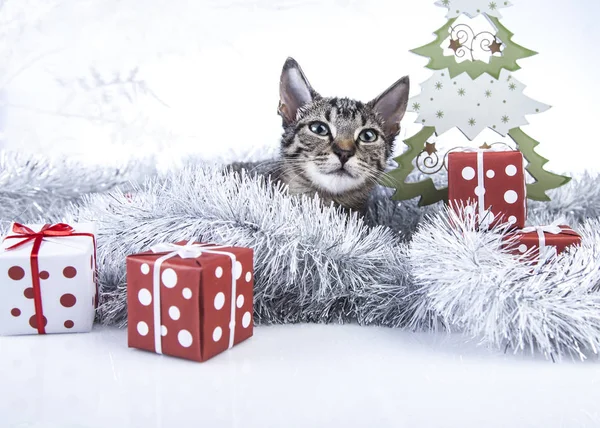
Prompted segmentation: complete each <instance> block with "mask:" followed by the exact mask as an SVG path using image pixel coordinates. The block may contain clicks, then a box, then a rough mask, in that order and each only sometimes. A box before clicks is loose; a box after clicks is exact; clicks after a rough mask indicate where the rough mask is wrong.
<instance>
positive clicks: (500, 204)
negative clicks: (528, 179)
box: [448, 151, 526, 228]
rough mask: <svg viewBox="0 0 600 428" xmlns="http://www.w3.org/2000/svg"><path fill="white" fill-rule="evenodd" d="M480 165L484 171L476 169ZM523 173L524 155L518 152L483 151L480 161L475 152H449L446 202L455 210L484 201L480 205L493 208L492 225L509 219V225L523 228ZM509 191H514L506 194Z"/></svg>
mask: <svg viewBox="0 0 600 428" xmlns="http://www.w3.org/2000/svg"><path fill="white" fill-rule="evenodd" d="M479 167H482V168H483V170H482V171H479V170H478V168H479ZM523 172H524V170H523V155H522V153H520V152H518V151H499V152H492V151H490V152H484V153H483V164H481V156H480V155H479V154H477V153H472V152H462V153H461V152H451V153H450V154H449V155H448V199H449V202H450V203H451V206H452V207H453V208H454V209H456V210H457V211H461V210H462V207H464V206H465V205H468V204H469V203H473V202H483V203H484V206H483V207H481V208H483V209H484V210H489V209H493V210H494V214H495V219H494V221H493V222H492V223H490V225H491V226H494V225H497V224H500V223H506V222H508V223H509V225H510V226H512V228H522V227H525V216H526V208H525V201H526V195H525V186H524V185H523V184H524V174H523ZM471 177H473V178H471ZM481 181H482V182H481ZM482 188H483V189H482ZM484 190H485V192H484ZM511 190H512V191H514V193H513V192H510V193H507V191H511ZM505 196H506V199H505ZM477 212H478V210H476V213H475V214H477ZM477 220H478V221H479V222H481V220H480V219H478V218H477Z"/></svg>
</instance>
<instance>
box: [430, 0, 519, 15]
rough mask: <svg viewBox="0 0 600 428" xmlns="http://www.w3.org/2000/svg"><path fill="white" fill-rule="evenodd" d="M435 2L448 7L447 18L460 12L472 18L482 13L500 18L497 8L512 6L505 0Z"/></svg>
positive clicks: (442, 0) (443, 0)
mask: <svg viewBox="0 0 600 428" xmlns="http://www.w3.org/2000/svg"><path fill="white" fill-rule="evenodd" d="M435 4H436V5H437V6H441V7H445V8H447V9H448V14H447V15H446V18H448V19H451V18H456V17H457V16H459V15H460V14H465V15H467V16H469V17H470V18H474V17H475V16H477V15H480V14H482V13H485V14H487V15H489V16H493V17H496V18H502V15H501V14H500V11H499V9H503V8H505V7H509V6H512V3H511V2H509V1H505V0H438V1H436V2H435Z"/></svg>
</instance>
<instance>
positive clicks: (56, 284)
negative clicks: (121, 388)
mask: <svg viewBox="0 0 600 428" xmlns="http://www.w3.org/2000/svg"><path fill="white" fill-rule="evenodd" d="M43 226H44V225H42V224H33V225H28V227H29V228H31V229H32V230H33V231H36V232H37V231H39V230H40V229H41V228H42V227H43ZM71 226H72V227H73V229H74V232H75V233H82V234H90V235H95V234H96V227H95V226H94V225H93V224H71ZM8 236H14V235H11V233H9V234H8ZM22 240H23V239H22V238H20V237H19V238H12V239H6V237H5V239H3V240H2V243H1V244H0V335H5V336H6V335H26V334H38V333H40V328H39V325H38V320H42V322H43V325H44V328H43V330H44V333H83V332H89V331H90V330H91V329H92V325H93V323H94V316H95V308H96V275H95V270H96V266H95V263H96V261H95V241H94V238H93V237H92V236H81V235H77V236H57V237H44V238H43V240H42V241H41V244H40V247H39V254H38V257H37V264H38V269H37V275H38V278H39V287H40V293H39V297H41V299H40V302H39V307H40V308H41V309H42V313H41V314H38V311H36V299H37V296H36V293H35V292H34V279H33V275H34V274H36V272H34V271H33V270H32V263H31V253H32V248H33V241H29V242H25V243H23V245H21V246H19V247H18V248H14V249H9V248H10V247H12V246H14V245H15V244H16V243H18V242H19V241H22Z"/></svg>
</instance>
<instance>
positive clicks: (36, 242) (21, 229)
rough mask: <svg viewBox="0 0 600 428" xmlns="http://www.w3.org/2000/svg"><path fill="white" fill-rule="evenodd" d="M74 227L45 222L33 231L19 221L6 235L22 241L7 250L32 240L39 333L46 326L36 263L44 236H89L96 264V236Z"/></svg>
mask: <svg viewBox="0 0 600 428" xmlns="http://www.w3.org/2000/svg"><path fill="white" fill-rule="evenodd" d="M74 230H75V229H73V227H71V226H69V225H68V224H65V223H58V224H54V225H49V224H46V225H44V226H43V227H42V229H41V230H40V231H39V232H35V231H34V230H32V229H30V228H29V227H27V226H25V225H22V224H20V223H14V224H13V227H12V231H13V233H15V235H10V236H7V237H6V238H4V239H5V240H6V239H22V241H20V242H17V243H16V244H14V245H12V246H10V247H8V248H7V250H14V249H16V248H19V247H22V246H23V245H25V244H27V243H28V242H30V241H33V247H32V248H31V255H30V257H29V260H30V265H31V278H32V281H33V302H34V305H35V317H36V320H37V330H38V333H39V334H46V327H45V325H44V309H43V307H42V291H41V286H40V268H39V264H38V255H39V252H40V248H41V246H42V241H43V240H44V238H49V237H53V238H54V237H56V238H58V237H64V236H89V237H91V238H92V240H93V241H94V266H96V237H95V236H94V235H93V234H91V233H75V232H74ZM97 296H98V289H97V288H96V304H97V302H98V298H97Z"/></svg>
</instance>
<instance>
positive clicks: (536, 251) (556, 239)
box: [504, 225, 581, 263]
mask: <svg viewBox="0 0 600 428" xmlns="http://www.w3.org/2000/svg"><path fill="white" fill-rule="evenodd" d="M560 229H561V231H560V233H558V234H555V233H548V232H543V231H542V233H543V234H544V241H545V243H544V246H545V247H546V248H548V249H549V250H550V254H552V255H554V256H556V255H558V254H560V253H562V252H563V251H565V250H566V249H567V248H569V247H571V246H574V245H579V244H581V236H580V235H579V234H578V233H577V232H576V231H574V230H573V229H572V228H570V227H569V226H564V225H563V226H560ZM506 241H507V243H506V244H505V245H504V248H505V249H508V250H509V251H510V252H511V253H513V254H516V255H519V256H521V257H522V258H523V260H525V261H528V262H534V263H537V262H538V261H539V260H540V236H539V232H537V231H535V232H529V233H523V232H521V231H519V232H516V233H514V234H510V235H508V236H507V237H506ZM547 259H548V255H545V260H547Z"/></svg>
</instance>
